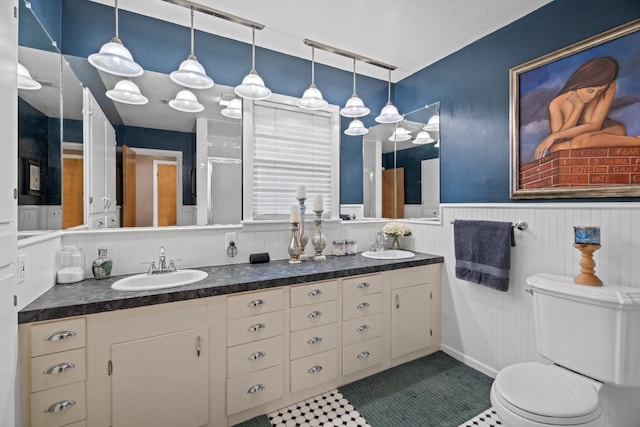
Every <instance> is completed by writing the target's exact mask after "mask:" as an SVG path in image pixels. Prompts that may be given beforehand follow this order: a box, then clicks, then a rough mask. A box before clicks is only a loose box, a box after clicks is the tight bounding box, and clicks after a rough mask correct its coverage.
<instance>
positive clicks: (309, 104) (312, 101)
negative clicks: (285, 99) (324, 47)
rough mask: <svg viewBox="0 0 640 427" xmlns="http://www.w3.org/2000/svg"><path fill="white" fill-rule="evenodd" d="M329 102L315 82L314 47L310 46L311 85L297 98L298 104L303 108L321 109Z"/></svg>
mask: <svg viewBox="0 0 640 427" xmlns="http://www.w3.org/2000/svg"><path fill="white" fill-rule="evenodd" d="M328 105H329V103H328V102H327V101H325V100H324V98H323V97H322V92H320V89H318V87H317V86H316V84H315V49H314V48H313V47H311V85H310V86H309V89H307V90H305V91H304V94H303V95H302V98H300V99H299V100H298V106H299V107H300V108H304V109H305V110H322V109H323V108H327V106H328Z"/></svg>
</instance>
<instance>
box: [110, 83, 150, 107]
mask: <svg viewBox="0 0 640 427" xmlns="http://www.w3.org/2000/svg"><path fill="white" fill-rule="evenodd" d="M106 95H107V96H108V97H109V98H110V99H113V100H114V101H117V102H122V103H123V104H131V105H144V104H146V103H147V102H149V100H148V99H147V97H146V96H144V95H143V94H141V93H140V88H138V85H136V84H135V83H134V82H132V81H131V80H127V79H123V80H120V81H119V82H118V83H116V85H115V87H114V88H113V89H111V90H108V91H107V93H106Z"/></svg>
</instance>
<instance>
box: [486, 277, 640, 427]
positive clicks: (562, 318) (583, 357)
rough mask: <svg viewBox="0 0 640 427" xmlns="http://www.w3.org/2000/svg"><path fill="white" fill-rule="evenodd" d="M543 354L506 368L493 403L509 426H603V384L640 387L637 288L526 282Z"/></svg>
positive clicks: (496, 384)
mask: <svg viewBox="0 0 640 427" xmlns="http://www.w3.org/2000/svg"><path fill="white" fill-rule="evenodd" d="M527 284H528V285H529V287H530V289H531V293H532V295H533V315H534V323H535V325H534V327H535V332H536V342H537V346H538V351H539V353H540V354H541V355H542V356H543V357H544V358H545V359H548V360H549V361H551V362H552V363H553V365H549V364H543V363H537V362H529V363H518V364H515V365H511V366H508V367H506V368H504V369H502V370H501V371H500V372H499V373H498V375H497V376H496V379H495V381H494V382H493V386H492V387H491V403H492V405H493V408H494V409H495V411H496V413H497V414H498V415H499V416H500V418H501V419H502V422H503V425H507V426H512V427H549V426H583V427H584V426H589V427H591V426H602V425H604V417H603V413H602V406H601V403H600V394H599V392H600V388H601V387H602V385H603V384H610V385H612V386H617V387H640V363H638V359H639V358H640V328H639V327H638V325H640V288H631V287H624V286H614V285H606V284H605V285H604V286H585V285H577V284H575V283H573V279H572V278H569V277H562V276H554V275H550V274H537V275H535V276H532V277H529V278H528V279H527Z"/></svg>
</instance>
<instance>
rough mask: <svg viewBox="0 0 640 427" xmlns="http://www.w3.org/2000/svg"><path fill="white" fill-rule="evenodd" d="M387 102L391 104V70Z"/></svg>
mask: <svg viewBox="0 0 640 427" xmlns="http://www.w3.org/2000/svg"><path fill="white" fill-rule="evenodd" d="M387 101H388V102H391V70H389V85H388V87H387Z"/></svg>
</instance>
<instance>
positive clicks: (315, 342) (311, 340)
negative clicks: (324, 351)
mask: <svg viewBox="0 0 640 427" xmlns="http://www.w3.org/2000/svg"><path fill="white" fill-rule="evenodd" d="M321 342H322V338H320V337H313V338H311V339H310V340H309V341H307V344H310V345H314V344H318V343H321Z"/></svg>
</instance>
